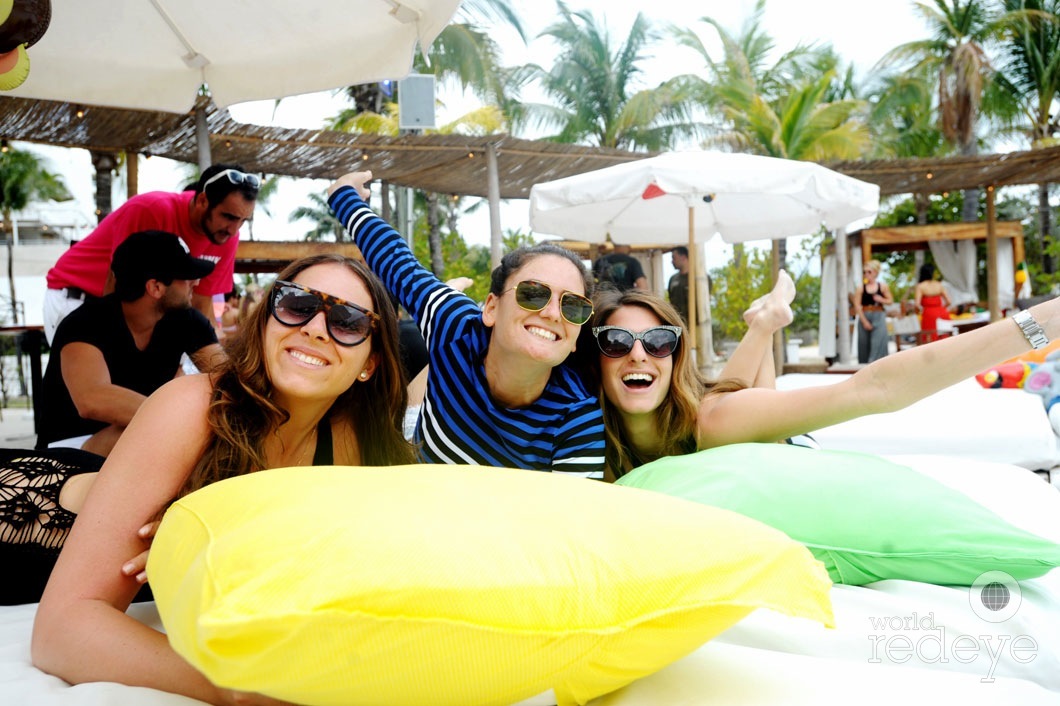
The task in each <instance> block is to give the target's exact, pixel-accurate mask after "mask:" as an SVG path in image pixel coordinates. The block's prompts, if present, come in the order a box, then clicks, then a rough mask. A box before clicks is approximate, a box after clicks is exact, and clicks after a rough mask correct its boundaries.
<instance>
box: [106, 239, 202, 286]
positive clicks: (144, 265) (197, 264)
mask: <svg viewBox="0 0 1060 706" xmlns="http://www.w3.org/2000/svg"><path fill="white" fill-rule="evenodd" d="M110 268H111V269H112V270H113V271H114V277H115V278H116V279H117V280H118V281H119V282H120V281H122V280H126V281H137V280H139V281H141V282H146V281H147V280H150V279H157V280H159V281H161V282H165V283H167V284H168V283H170V282H172V281H173V280H175V279H201V278H203V277H205V276H206V275H208V274H210V273H211V272H213V268H214V263H212V262H210V261H209V260H204V259H202V258H198V257H192V256H191V254H190V253H189V252H188V249H187V246H185V245H184V242H183V241H181V239H180V238H178V237H177V236H176V235H174V234H173V233H168V232H166V231H164V230H142V231H139V232H137V233H133V234H132V235H130V236H129V237H128V238H126V239H125V240H124V241H123V242H122V243H121V244H120V245H118V247H117V248H116V249H115V250H114V257H113V259H112V260H111V265H110Z"/></svg>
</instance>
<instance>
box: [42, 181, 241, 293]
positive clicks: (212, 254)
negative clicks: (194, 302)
mask: <svg viewBox="0 0 1060 706" xmlns="http://www.w3.org/2000/svg"><path fill="white" fill-rule="evenodd" d="M194 197H195V192H193V191H185V192H183V193H180V194H174V193H171V192H168V191H149V192H147V193H144V194H137V195H136V196H133V197H132V198H131V199H129V200H128V201H126V202H125V203H124V204H122V205H121V206H120V207H118V208H117V209H116V210H115V211H113V212H112V213H111V214H110V215H108V216H107V217H106V218H104V219H103V221H102V222H101V223H100V224H99V225H98V226H96V229H95V230H93V231H92V232H91V233H89V234H88V235H87V236H86V237H85V238H84V239H82V240H80V241H78V242H76V243H74V244H73V245H72V246H70V249H69V250H67V251H66V252H64V253H63V254H62V256H61V257H60V258H59V260H58V261H57V262H56V263H55V265H54V266H53V267H52V268H51V269H50V270H48V274H47V282H48V288H49V289H62V288H63V287H79V288H81V289H83V290H85V291H86V292H88V293H89V294H92V295H95V296H97V297H101V296H103V288H104V286H105V285H106V283H107V274H108V272H109V271H110V261H111V257H112V256H113V255H114V249H115V248H117V247H118V245H119V244H120V243H121V242H122V241H123V240H125V239H126V238H127V237H129V236H130V235H131V234H133V233H136V232H138V231H141V230H164V231H168V232H170V233H175V234H176V235H177V236H179V237H180V239H181V240H182V241H184V244H185V245H187V247H188V252H190V253H191V254H192V256H193V257H201V258H203V259H204V260H210V261H211V262H213V263H214V270H213V272H211V273H210V274H209V275H208V276H206V277H204V278H203V279H202V280H201V281H200V282H199V285H198V286H197V287H195V293H196V294H202V295H205V296H213V295H214V294H225V293H227V292H230V291H232V274H233V272H235V262H236V248H237V247H238V245H239V239H238V237H236V238H229V239H228V241H227V242H225V243H224V245H215V244H214V243H212V242H210V240H209V239H208V238H207V237H206V236H205V235H202V234H201V233H199V232H198V231H197V230H196V229H195V228H194V227H192V224H191V218H190V217H189V213H188V211H189V208H190V204H191V200H192V199H193V198H194Z"/></svg>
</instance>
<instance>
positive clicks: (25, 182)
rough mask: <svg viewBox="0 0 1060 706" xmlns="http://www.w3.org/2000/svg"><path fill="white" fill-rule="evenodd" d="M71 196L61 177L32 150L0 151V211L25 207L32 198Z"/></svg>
mask: <svg viewBox="0 0 1060 706" xmlns="http://www.w3.org/2000/svg"><path fill="white" fill-rule="evenodd" d="M71 198H73V197H72V196H71V195H70V192H69V191H68V190H67V188H66V185H65V184H64V183H63V179H62V177H60V176H58V175H56V174H53V173H52V172H50V171H48V170H47V169H46V168H45V165H44V161H43V160H42V159H41V158H40V157H38V156H37V155H36V154H34V153H33V152H28V151H25V150H19V149H14V148H10V147H9V148H8V150H7V151H6V152H0V214H3V216H4V218H5V219H6V217H7V215H8V214H9V213H10V212H11V211H19V210H21V209H23V208H25V207H26V206H27V205H29V203H30V202H31V201H37V200H39V201H48V200H54V201H67V200H69V199H71Z"/></svg>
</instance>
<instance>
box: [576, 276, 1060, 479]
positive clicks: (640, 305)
mask: <svg viewBox="0 0 1060 706" xmlns="http://www.w3.org/2000/svg"><path fill="white" fill-rule="evenodd" d="M789 285H790V278H787V276H786V275H784V274H783V273H782V276H781V280H780V284H779V289H774V292H773V293H771V294H770V295H769V296H767V297H765V298H764V300H762V304H761V307H760V308H759V310H758V311H757V312H756V313H755V315H754V317H753V319H752V321H751V322H750V325H749V327H748V331H747V333H746V334H745V335H744V338H743V339H742V340H741V342H740V345H739V346H738V347H737V349H736V351H735V352H734V353H733V355H732V357H731V358H730V361H729V363H728V364H727V366H726V369H725V370H723V371H722V375H721V377H720V378H719V381H718V382H708V381H706V380H705V379H704V378H703V377H702V376H701V375H700V374H699V371H698V370H697V369H696V366H695V365H694V363H693V361H692V358H691V356H689V355H687V347H686V346H684V345H683V342H682V341H681V338H682V337H683V335H684V330H683V328H682V329H681V333H679V334H677V335H676V336H674V335H671V332H670V331H669V329H670V328H681V318H680V315H679V314H678V313H677V311H676V310H675V309H674V308H673V307H672V306H670V304H669V303H668V302H665V301H663V300H662V299H660V298H659V297H657V296H655V295H653V294H649V293H646V292H638V291H631V292H624V293H615V294H611V293H607V294H603V295H601V297H599V298H598V299H597V301H596V302H595V305H596V311H595V314H594V319H593V321H592V324H593V331H594V333H595V334H596V337H595V341H594V342H595V344H596V346H597V348H598V350H597V351H596V352H597V355H596V361H597V363H598V366H599V368H598V373H599V382H600V389H601V403H602V405H603V408H604V421H605V425H606V429H607V440H608V445H607V473H608V478H609V479H611V478H615V477H618V476H621V475H623V474H624V473H627V472H629V471H630V470H632V469H633V468H636V467H637V466H640V465H642V464H644V463H647V462H649V461H652V460H655V459H658V458H661V457H663V456H673V455H679V454H685V453H691V452H693V451H697V450H702V449H709V448H714V447H717V446H724V445H727V444H739V443H748V442H778V441H782V440H785V439H790V438H791V437H796V436H799V435H806V434H807V433H809V432H812V431H814V430H816V429H820V428H822V427H826V426H830V425H833V424H838V423H839V422H843V421H847V420H850V419H855V418H857V417H862V416H865V415H869V414H878V413H881V412H893V411H897V410H900V409H903V408H904V407H907V406H909V405H910V404H912V403H913V402H916V401H918V400H921V399H923V398H925V397H927V396H928V395H931V394H933V393H935V392H938V391H939V390H942V389H943V388H945V387H948V386H950V385H954V384H956V383H958V382H960V381H962V380H964V379H967V378H969V377H972V376H973V375H975V374H976V373H977V372H980V371H982V370H984V369H986V368H988V367H990V366H991V365H993V364H996V363H998V362H1000V361H1003V360H1007V359H1009V358H1013V357H1015V356H1017V355H1020V354H1022V353H1026V351H1027V350H1028V347H1030V348H1042V347H1044V346H1046V345H1048V343H1049V339H1050V337H1056V336H1060V297H1058V298H1054V299H1051V300H1049V301H1047V302H1043V303H1041V304H1038V305H1036V306H1034V307H1031V308H1030V309H1029V310H1024V311H1021V312H1019V313H1017V314H1016V316H1014V317H1012V320H1011V321H1009V320H1002V321H997V322H994V323H992V324H991V325H989V326H986V327H983V328H981V329H978V330H976V331H972V332H969V333H968V334H961V335H960V336H956V337H953V338H948V339H942V340H939V341H934V342H932V343H930V344H927V345H922V346H917V347H915V348H910V349H907V350H903V351H900V352H898V353H896V354H893V355H889V356H887V357H885V358H881V359H879V360H877V361H875V362H873V363H870V364H868V365H866V366H864V367H863V368H861V369H860V370H858V371H857V372H856V373H855V374H853V375H851V376H849V377H848V378H845V379H843V380H841V381H840V382H838V383H836V384H831V385H822V386H817V387H805V388H799V389H793V390H776V389H773V385H772V381H771V380H770V379H769V377H768V376H766V377H761V376H756V375H755V374H754V373H752V372H750V371H751V369H752V368H753V367H754V363H755V361H759V362H765V361H767V360H769V359H771V356H769V351H770V350H771V348H772V338H773V334H774V332H775V331H776V330H778V328H781V327H783V326H784V325H787V324H788V323H790V321H791V311H790V308H789V306H788V304H789V303H790V301H791V296H793V295H794V288H793V287H792V286H789ZM785 290H786V293H785ZM789 295H791V296H789ZM734 363H735V364H736V368H730V366H732V365H733V364H734ZM762 367H763V368H764V367H766V366H764V365H763V366H762Z"/></svg>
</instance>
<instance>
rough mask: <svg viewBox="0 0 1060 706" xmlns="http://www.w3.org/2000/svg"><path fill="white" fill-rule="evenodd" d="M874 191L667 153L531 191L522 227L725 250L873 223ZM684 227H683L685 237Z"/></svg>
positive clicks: (732, 160) (816, 170) (813, 174)
mask: <svg viewBox="0 0 1060 706" xmlns="http://www.w3.org/2000/svg"><path fill="white" fill-rule="evenodd" d="M879 202H880V189H879V187H878V186H876V185H875V184H869V183H866V182H863V181H859V180H858V179H854V178H852V177H848V176H846V175H845V174H840V173H839V172H834V171H832V170H831V169H827V168H825V167H822V166H821V165H819V164H815V163H813V162H800V161H797V160H792V159H776V158H774V157H759V156H756V155H748V154H731V153H726V152H668V153H666V154H662V155H659V156H657V157H650V158H647V159H641V160H636V161H632V162H625V163H623V164H618V165H615V166H613V167H607V168H606V169H598V170H596V171H593V172H585V173H583V174H578V175H575V176H571V177H566V178H564V179H557V180H555V181H550V182H545V183H543V184H536V185H535V186H534V187H533V188H532V189H531V190H530V227H531V228H532V229H533V230H534V231H536V232H539V233H547V234H551V235H559V236H563V237H566V238H570V239H572V240H582V241H587V242H590V243H601V242H604V241H605V240H606V239H607V237H608V236H610V238H611V240H612V241H613V242H616V243H630V244H647V243H662V244H666V243H675V242H682V241H684V240H686V239H687V240H688V241H689V242H706V241H707V240H709V239H710V238H711V237H712V236H713V235H714V234H715V233H718V234H720V235H721V237H722V238H723V239H724V240H725V241H726V242H728V243H740V242H745V241H748V240H763V239H772V238H784V237H787V236H791V235H803V234H806V233H812V232H814V231H816V230H817V229H818V228H819V227H820V226H821V225H824V226H826V227H827V228H829V229H833V228H839V227H841V226H845V225H847V224H848V223H851V222H853V221H855V220H858V219H859V218H864V217H866V216H872V215H874V214H875V213H876V210H877V209H878V208H879ZM689 223H691V224H692V226H691V230H689Z"/></svg>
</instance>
